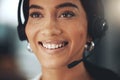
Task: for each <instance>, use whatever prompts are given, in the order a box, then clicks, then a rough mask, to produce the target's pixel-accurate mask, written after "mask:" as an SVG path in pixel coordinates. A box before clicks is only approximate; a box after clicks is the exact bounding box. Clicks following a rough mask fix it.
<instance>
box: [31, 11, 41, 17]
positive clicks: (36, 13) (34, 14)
mask: <svg viewBox="0 0 120 80" xmlns="http://www.w3.org/2000/svg"><path fill="white" fill-rule="evenodd" d="M30 17H32V18H42V17H43V15H42V14H41V13H40V12H33V13H31V14H30Z"/></svg>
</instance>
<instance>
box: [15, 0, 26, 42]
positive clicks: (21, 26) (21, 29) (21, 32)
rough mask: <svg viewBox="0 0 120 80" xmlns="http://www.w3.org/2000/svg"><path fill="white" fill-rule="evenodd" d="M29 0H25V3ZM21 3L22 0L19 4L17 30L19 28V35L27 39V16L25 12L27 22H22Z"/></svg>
mask: <svg viewBox="0 0 120 80" xmlns="http://www.w3.org/2000/svg"><path fill="white" fill-rule="evenodd" d="M26 1H27V0H24V2H23V5H24V4H26ZM21 5H22V0H19V5H18V26H17V30H18V35H19V39H20V40H21V41H22V40H26V39H27V37H26V34H25V25H26V20H27V18H26V17H25V16H26V15H25V14H24V17H25V18H26V19H25V22H24V23H22V20H21Z"/></svg>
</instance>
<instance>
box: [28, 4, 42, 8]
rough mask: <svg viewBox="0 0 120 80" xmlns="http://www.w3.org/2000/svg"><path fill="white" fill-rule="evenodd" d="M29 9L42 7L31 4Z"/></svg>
mask: <svg viewBox="0 0 120 80" xmlns="http://www.w3.org/2000/svg"><path fill="white" fill-rule="evenodd" d="M29 9H43V7H41V6H39V5H35V4H33V5H31V6H30V7H29Z"/></svg>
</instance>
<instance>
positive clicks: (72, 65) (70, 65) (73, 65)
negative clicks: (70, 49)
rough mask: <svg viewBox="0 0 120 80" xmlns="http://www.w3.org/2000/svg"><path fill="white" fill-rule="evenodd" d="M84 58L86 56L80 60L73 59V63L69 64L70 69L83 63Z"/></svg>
mask: <svg viewBox="0 0 120 80" xmlns="http://www.w3.org/2000/svg"><path fill="white" fill-rule="evenodd" d="M83 60H84V58H82V59H80V60H78V61H73V62H72V63H70V64H68V65H67V67H68V68H69V69H70V68H73V67H75V66H76V65H78V64H79V63H81V62H82V61H83Z"/></svg>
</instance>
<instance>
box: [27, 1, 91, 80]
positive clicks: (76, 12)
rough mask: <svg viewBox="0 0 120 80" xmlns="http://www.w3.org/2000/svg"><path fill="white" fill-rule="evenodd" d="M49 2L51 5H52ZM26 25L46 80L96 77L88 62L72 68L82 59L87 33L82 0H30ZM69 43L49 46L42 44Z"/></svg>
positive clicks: (78, 79)
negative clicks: (87, 64) (53, 46)
mask: <svg viewBox="0 0 120 80" xmlns="http://www.w3.org/2000/svg"><path fill="white" fill-rule="evenodd" d="M48 3H49V4H48ZM29 4H30V8H29V18H28V22H27V25H26V28H25V32H26V35H27V37H28V41H29V43H30V44H31V48H32V50H33V52H34V53H35V55H36V57H37V58H38V60H39V62H40V63H41V65H42V80H92V79H91V77H90V76H89V74H88V73H87V71H86V69H85V67H84V64H83V63H80V64H78V65H77V66H75V67H74V68H71V69H68V68H67V65H68V64H69V63H71V62H73V61H75V60H79V59H81V58H82V55H83V51H84V48H85V47H84V46H85V44H86V42H87V41H88V40H89V38H88V36H87V19H86V13H85V11H84V9H83V7H82V5H81V3H80V1H79V0H30V3H29ZM61 42H67V43H68V44H67V45H65V46H64V47H62V48H58V49H46V48H45V47H43V46H42V45H41V44H39V43H47V44H60V43H61Z"/></svg>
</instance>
